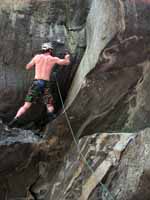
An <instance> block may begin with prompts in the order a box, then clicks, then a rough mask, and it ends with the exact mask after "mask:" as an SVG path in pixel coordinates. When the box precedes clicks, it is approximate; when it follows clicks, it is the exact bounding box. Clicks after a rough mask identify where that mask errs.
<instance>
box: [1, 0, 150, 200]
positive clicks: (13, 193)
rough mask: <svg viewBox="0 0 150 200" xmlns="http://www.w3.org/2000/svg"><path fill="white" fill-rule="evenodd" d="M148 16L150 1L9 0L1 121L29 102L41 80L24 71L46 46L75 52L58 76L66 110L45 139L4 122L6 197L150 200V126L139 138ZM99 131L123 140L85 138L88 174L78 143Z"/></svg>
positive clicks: (145, 109) (4, 16) (144, 112)
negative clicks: (33, 86)
mask: <svg viewBox="0 0 150 200" xmlns="http://www.w3.org/2000/svg"><path fill="white" fill-rule="evenodd" d="M149 10H150V4H149V1H146V0H138V1H132V0H125V1H121V0H119V1H118V0H101V1H99V0H93V1H89V0H84V1H83V0H82V1H81V0H78V1H77V0H71V1H69V0H68V1H59V0H55V1H53V0H45V1H34V0H33V1H32V0H31V1H23V0H19V1H18V0H17V1H9V0H6V1H4V2H3V3H1V5H0V27H1V29H0V36H1V38H2V40H1V41H0V69H1V75H0V90H1V92H0V116H1V118H3V119H9V118H11V117H12V116H13V115H14V113H15V112H16V109H17V108H18V106H19V105H20V103H21V102H22V101H23V98H24V95H25V92H26V91H27V88H28V86H29V83H30V82H31V79H32V78H33V74H32V73H30V74H29V73H27V72H25V70H24V68H23V66H24V65H25V64H26V63H27V62H28V60H29V59H30V58H31V57H32V54H34V53H36V52H37V50H38V49H39V46H40V44H41V42H44V41H46V40H53V42H54V45H55V47H56V52H54V53H55V54H56V55H60V57H61V56H63V55H64V52H65V51H66V48H67V49H69V51H70V52H71V54H72V65H71V66H70V67H68V68H63V69H62V70H61V71H60V69H58V66H56V69H55V70H56V71H57V78H58V83H59V86H60V91H61V93H62V98H63V99H65V98H66V96H67V98H66V101H65V110H64V111H63V112H62V113H61V114H60V115H59V116H58V117H57V119H56V120H54V121H53V122H52V123H49V124H48V125H47V126H46V129H45V131H44V132H42V134H41V135H39V136H37V135H36V134H35V133H32V132H30V131H29V132H26V131H25V132H24V131H20V130H18V129H14V130H13V131H12V133H11V130H6V127H4V125H2V124H1V132H0V137H1V138H0V152H1V153H0V161H1V167H0V172H1V174H2V176H1V180H0V182H1V183H2V184H1V187H0V192H1V197H2V199H6V198H7V199H9V200H11V199H18V198H20V200H21V198H27V197H28V198H31V199H37V200H41V199H43V200H49V199H52V200H53V199H55V200H57V199H59V200H62V199H66V200H67V199H74V200H75V199H76V200H77V199H80V200H86V199H90V200H95V199H96V198H98V199H103V200H104V199H114V198H116V199H118V200H122V199H125V200H127V199H128V200H132V199H138V198H139V199H140V198H141V199H142V197H141V196H143V194H144V195H145V197H144V200H146V199H148V198H149V190H148V189H147V188H146V189H145V187H144V186H145V183H147V185H148V184H149V156H148V155H149V150H148V149H149V144H148V141H149V136H148V135H149V134H148V133H149V129H146V130H144V131H143V132H139V129H145V128H146V127H147V126H149V123H150V118H149V110H150V108H149V88H148V85H149V84H148V83H149V73H150V70H149V42H150V38H149V32H150V30H149V22H150V17H149ZM56 13H57V14H56ZM8 49H9V53H8ZM80 61H81V62H80ZM16 74H17V76H16ZM52 78H53V77H52ZM70 84H71V86H70ZM55 89H56V88H55ZM68 90H69V91H68ZM56 93H57V94H56V96H58V91H57V92H56ZM58 101H59V100H58ZM16 102H17V103H16ZM58 104H59V105H58V107H57V109H59V108H60V102H59V103H58ZM39 108H40V109H41V110H39ZM32 109H33V110H31V113H30V112H29V113H27V117H26V118H27V119H28V120H29V121H30V119H31V118H32V120H33V121H36V120H37V118H36V117H37V113H36V111H37V107H36V106H35V107H34V106H33V108H32ZM44 112H45V108H44V107H42V106H39V107H38V113H39V115H40V118H41V116H43V115H42V114H43V113H44ZM34 115H35V116H34ZM28 116H29V117H28ZM30 117H31V118H30ZM27 123H28V121H27ZM96 132H98V133H99V132H101V133H102V132H107V133H110V132H118V133H116V134H102V135H101V134H96V135H95V136H89V137H85V138H84V139H82V140H81V141H80V143H79V145H80V149H81V152H83V155H84V156H85V157H86V158H87V161H88V165H89V166H90V171H89V169H88V168H89V166H88V168H87V166H85V164H84V163H83V161H82V160H81V159H80V157H79V156H78V154H77V151H76V150H75V146H74V145H73V144H72V141H73V140H72V136H74V137H76V138H77V143H78V138H79V137H83V136H84V135H93V134H94V133H96ZM120 132H121V133H122V132H127V133H126V134H125V133H124V134H119V133H120ZM128 132H131V134H128ZM134 132H136V133H139V134H138V136H137V137H136V135H134V134H133V133H134ZM10 134H12V135H10ZM13 136H14V137H13ZM133 136H134V137H133ZM132 138H135V140H132V141H131V139H132ZM130 142H131V143H130ZM88 144H89V146H88ZM90 147H91V149H90ZM78 150H79V149H78ZM10 152H11V153H10ZM67 152H68V154H67V156H66V157H65V161H64V156H65V154H66V153H67ZM80 155H81V154H80ZM6 157H7V158H8V159H7V160H6V159H5V158H6ZM81 157H82V155H81ZM141 157H142V159H143V160H142V159H141ZM131 160H132V161H131ZM139 160H140V162H139ZM64 162H67V164H66V163H64ZM130 163H132V164H133V166H132V165H130ZM145 166H146V168H145ZM91 167H92V175H91ZM18 169H19V171H18ZM136 169H137V171H138V172H137V173H135V171H136ZM133 172H134V173H133ZM143 172H144V173H143ZM142 173H143V174H142ZM93 174H94V175H93ZM95 177H98V179H97V178H96V180H95ZM125 177H127V179H125ZM22 179H23V180H25V181H24V183H23V182H22ZM101 181H102V183H104V184H106V186H107V187H108V190H109V191H110V192H108V190H107V189H106V188H105V186H104V185H103V184H100V183H101ZM140 195H141V196H140ZM97 196H98V197H97Z"/></svg>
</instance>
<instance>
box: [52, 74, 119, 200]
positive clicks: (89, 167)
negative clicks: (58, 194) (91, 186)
mask: <svg viewBox="0 0 150 200" xmlns="http://www.w3.org/2000/svg"><path fill="white" fill-rule="evenodd" d="M54 76H55V80H56V85H57V89H58V93H59V96H60V100H61V104H62V108H63V110H64V114H65V118H66V121H67V124H68V126H69V129H70V132H71V134H72V138H73V140H74V143H75V145H76V147H77V151H78V153H79V155H80V156H81V158H82V160H83V162H84V163H85V165H86V166H87V167H88V169H89V171H90V172H91V174H92V175H93V176H94V177H95V179H97V177H96V176H95V174H94V170H93V168H92V167H91V166H90V165H89V163H88V161H87V160H86V158H85V156H84V155H83V153H82V152H81V151H80V148H79V145H78V142H77V139H76V137H75V134H74V131H73V129H72V126H71V123H70V120H69V117H68V114H67V111H66V109H65V106H64V103H63V99H62V95H61V91H60V87H59V83H58V80H57V76H56V74H54ZM99 184H100V186H101V188H102V192H103V193H104V194H106V193H107V194H108V199H107V198H106V200H115V198H114V197H113V195H112V194H111V192H110V191H109V189H108V188H107V186H106V185H105V184H103V183H102V182H101V181H100V182H99Z"/></svg>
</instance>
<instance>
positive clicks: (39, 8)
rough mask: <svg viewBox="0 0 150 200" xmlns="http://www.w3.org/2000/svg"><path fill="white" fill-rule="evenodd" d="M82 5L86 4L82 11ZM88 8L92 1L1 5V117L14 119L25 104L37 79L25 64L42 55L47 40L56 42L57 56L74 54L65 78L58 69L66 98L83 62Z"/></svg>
mask: <svg viewBox="0 0 150 200" xmlns="http://www.w3.org/2000/svg"><path fill="white" fill-rule="evenodd" d="M80 2H82V3H81V4H82V7H81V8H80V7H79V5H80ZM88 7H89V3H88V1H77V2H76V1H71V3H70V4H68V2H67V1H59V0H55V1H53V0H51V1H49V0H46V1H34V0H33V1H32V0H31V1H30V0H29V1H21V0H19V1H18V0H17V1H9V0H6V1H4V2H2V3H1V6H0V27H1V29H0V37H1V42H0V49H1V50H0V71H1V75H0V90H1V91H2V92H1V94H0V103H1V105H0V116H1V118H3V119H10V118H11V117H12V116H13V115H14V113H15V112H16V109H17V108H18V107H19V106H20V103H22V101H23V98H24V96H25V93H26V91H27V89H28V87H29V84H30V82H31V80H32V78H33V73H32V72H30V73H29V72H26V70H25V64H27V62H29V60H30V59H31V57H32V56H33V55H34V54H35V53H38V52H39V49H40V46H41V43H42V42H45V41H53V43H54V47H55V48H56V49H55V52H54V54H56V55H58V56H60V57H62V56H64V53H65V52H66V49H67V50H68V51H71V52H72V60H73V62H72V63H74V67H73V68H72V70H71V68H68V69H63V70H61V72H62V73H61V74H62V75H61V76H60V75H59V71H60V70H59V69H58V70H57V71H58V80H59V82H60V83H61V87H62V88H61V89H62V90H63V93H64V98H65V95H66V89H68V87H69V82H70V81H71V79H72V75H73V74H74V71H75V68H76V65H75V64H77V63H78V62H79V60H80V58H81V56H82V54H83V50H82V49H84V48H85V42H84V40H85V38H84V26H85V20H86V15H87V13H88ZM73 10H75V11H76V12H73ZM56 13H57V14H56ZM78 13H80V14H78ZM81 18H82V20H80V19H81ZM78 29H79V30H78ZM77 32H78V34H77ZM70 40H71V41H70ZM72 40H73V41H72ZM74 41H75V43H74ZM77 52H79V53H80V54H79V55H78V54H77ZM71 71H72V72H71ZM71 73H72V74H71ZM16 74H17V76H16ZM66 74H67V75H66ZM66 83H68V84H67V85H68V86H67V87H66ZM10 96H11V97H12V98H10ZM16 102H17V103H16Z"/></svg>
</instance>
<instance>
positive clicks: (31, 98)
mask: <svg viewBox="0 0 150 200" xmlns="http://www.w3.org/2000/svg"><path fill="white" fill-rule="evenodd" d="M41 49H42V53H41V54H38V55H35V56H34V57H33V59H32V60H31V61H30V62H29V63H28V64H27V65H26V69H27V70H29V69H31V68H32V67H33V66H35V77H34V80H33V82H32V85H31V87H30V88H29V90H28V93H27V95H26V97H25V103H24V105H23V106H22V107H21V108H20V109H19V110H18V112H17V114H16V116H15V118H14V119H13V120H12V121H11V122H10V123H9V126H10V127H11V126H13V125H14V124H16V122H17V120H18V118H19V117H20V116H21V115H23V114H24V113H25V112H26V111H27V110H28V109H29V108H30V107H31V105H32V103H36V102H37V100H38V99H39V98H42V99H43V101H44V103H45V104H46V106H47V111H48V114H52V113H53V111H54V105H53V97H52V94H51V85H50V75H51V72H52V69H53V67H54V65H55V64H58V65H69V64H70V55H69V54H67V55H65V57H64V59H60V58H58V57H53V56H52V51H53V46H52V44H51V43H44V44H43V45H42V48H41Z"/></svg>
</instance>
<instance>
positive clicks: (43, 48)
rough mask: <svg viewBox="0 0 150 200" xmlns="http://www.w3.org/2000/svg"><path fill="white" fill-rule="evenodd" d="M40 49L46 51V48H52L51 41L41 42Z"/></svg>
mask: <svg viewBox="0 0 150 200" xmlns="http://www.w3.org/2000/svg"><path fill="white" fill-rule="evenodd" d="M41 49H42V50H45V51H46V50H48V49H54V48H53V45H52V43H50V42H47V43H43V44H42V47H41Z"/></svg>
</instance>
